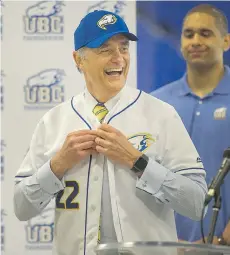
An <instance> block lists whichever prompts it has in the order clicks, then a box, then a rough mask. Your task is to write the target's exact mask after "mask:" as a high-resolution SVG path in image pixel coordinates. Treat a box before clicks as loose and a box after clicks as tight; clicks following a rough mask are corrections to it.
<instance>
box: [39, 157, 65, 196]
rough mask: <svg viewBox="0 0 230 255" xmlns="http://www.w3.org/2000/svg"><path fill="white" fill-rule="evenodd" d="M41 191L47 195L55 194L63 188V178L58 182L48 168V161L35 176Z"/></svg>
mask: <svg viewBox="0 0 230 255" xmlns="http://www.w3.org/2000/svg"><path fill="white" fill-rule="evenodd" d="M36 179H37V182H38V184H39V185H40V187H41V189H42V190H43V191H45V192H47V193H49V194H56V193H57V192H59V191H60V190H63V189H64V188H65V183H64V178H62V180H61V181H60V180H59V179H58V178H57V176H56V175H55V174H54V173H53V171H52V170H51V168H50V161H48V162H47V163H45V164H44V165H43V166H42V167H41V168H40V169H39V170H38V171H37V174H36Z"/></svg>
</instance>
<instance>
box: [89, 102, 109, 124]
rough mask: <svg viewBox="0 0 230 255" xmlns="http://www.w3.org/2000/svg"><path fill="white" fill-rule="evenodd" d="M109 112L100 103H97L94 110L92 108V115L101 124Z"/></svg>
mask: <svg viewBox="0 0 230 255" xmlns="http://www.w3.org/2000/svg"><path fill="white" fill-rule="evenodd" d="M108 112H109V111H108V110H107V108H106V107H105V106H104V104H102V103H98V104H97V105H96V106H95V107H94V108H93V113H94V114H95V115H96V117H97V118H98V120H99V121H100V122H101V123H102V122H103V120H104V118H105V116H106V115H107V113H108Z"/></svg>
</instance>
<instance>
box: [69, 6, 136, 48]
mask: <svg viewBox="0 0 230 255" xmlns="http://www.w3.org/2000/svg"><path fill="white" fill-rule="evenodd" d="M116 34H123V35H125V36H126V37H127V38H128V39H129V40H131V41H137V40H138V38H137V37H136V36H135V35H134V34H132V33H130V32H129V29H128V27H127V25H126V23H125V21H124V20H123V19H122V18H121V17H120V16H118V15H117V14H115V13H113V12H109V11H104V10H96V11H93V12H90V13H88V14H87V15H86V16H85V17H84V18H83V19H82V20H81V22H80V24H79V26H78V27H77V29H76V30H75V32H74V46H75V50H78V49H80V48H82V47H84V46H86V47H88V48H98V47H100V46H101V45H102V44H103V43H104V42H105V41H107V40H108V39H109V38H110V37H112V36H114V35H116Z"/></svg>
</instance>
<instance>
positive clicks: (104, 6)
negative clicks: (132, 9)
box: [87, 1, 127, 18]
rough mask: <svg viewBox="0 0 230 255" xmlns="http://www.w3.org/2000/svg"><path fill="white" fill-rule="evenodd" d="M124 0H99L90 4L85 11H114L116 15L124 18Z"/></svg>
mask: <svg viewBox="0 0 230 255" xmlns="http://www.w3.org/2000/svg"><path fill="white" fill-rule="evenodd" d="M126 5H127V4H126V3H125V1H100V2H97V3H96V4H94V5H92V6H90V7H89V8H88V10H87V13H89V12H93V11H95V10H106V11H110V12H114V13H116V14H117V15H119V16H121V17H122V18H124V14H123V11H124V8H125V7H126Z"/></svg>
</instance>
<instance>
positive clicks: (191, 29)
mask: <svg viewBox="0 0 230 255" xmlns="http://www.w3.org/2000/svg"><path fill="white" fill-rule="evenodd" d="M197 30H198V31H202V30H203V31H204V30H205V31H209V32H211V33H214V32H213V31H212V30H211V29H210V28H207V27H201V28H198V29H195V28H192V27H187V28H184V29H183V32H188V31H189V32H190V31H197Z"/></svg>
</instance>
